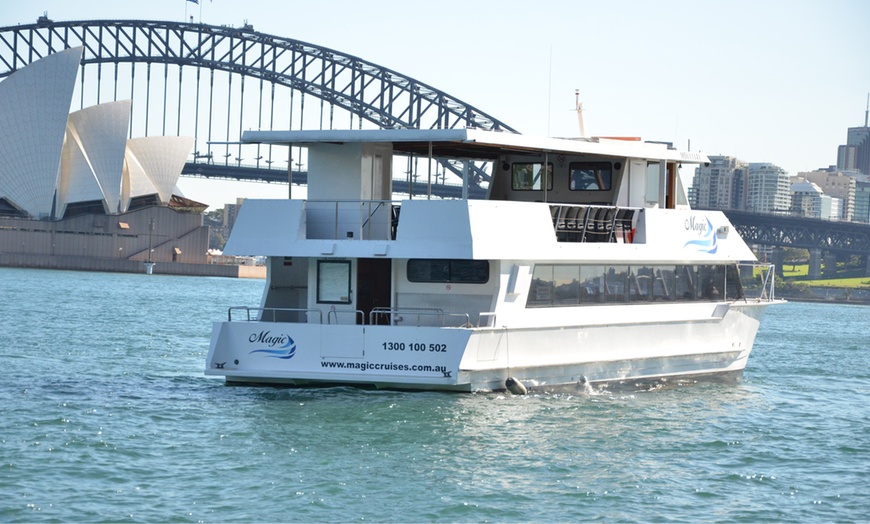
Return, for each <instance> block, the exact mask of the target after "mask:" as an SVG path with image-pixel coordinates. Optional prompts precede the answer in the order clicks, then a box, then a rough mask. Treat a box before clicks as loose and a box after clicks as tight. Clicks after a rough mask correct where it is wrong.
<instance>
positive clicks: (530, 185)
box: [511, 162, 553, 191]
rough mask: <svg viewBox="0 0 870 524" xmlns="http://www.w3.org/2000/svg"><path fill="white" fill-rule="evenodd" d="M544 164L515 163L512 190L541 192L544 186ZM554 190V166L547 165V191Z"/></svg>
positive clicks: (512, 166)
mask: <svg viewBox="0 0 870 524" xmlns="http://www.w3.org/2000/svg"><path fill="white" fill-rule="evenodd" d="M543 174H544V164H542V163H533V162H515V163H514V164H512V165H511V189H513V190H514V191H540V190H541V188H542V187H544V185H543V178H544V177H543ZM552 189H553V164H552V162H550V163H548V164H547V191H550V190H552Z"/></svg>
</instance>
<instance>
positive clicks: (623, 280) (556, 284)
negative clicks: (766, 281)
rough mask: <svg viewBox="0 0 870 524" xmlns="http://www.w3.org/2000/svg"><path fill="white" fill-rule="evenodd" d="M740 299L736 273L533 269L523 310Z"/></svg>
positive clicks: (710, 268)
mask: <svg viewBox="0 0 870 524" xmlns="http://www.w3.org/2000/svg"><path fill="white" fill-rule="evenodd" d="M729 272H730V276H729V274H728V273H729ZM726 294H727V297H726ZM742 296H743V291H742V289H741V286H740V279H739V277H738V275H737V272H736V270H731V269H730V268H729V267H726V266H722V265H701V266H694V265H669V266H624V265H586V264H537V265H536V266H535V269H534V271H533V273H532V283H531V287H530V289H529V297H528V300H527V302H526V306H527V307H553V306H578V305H584V304H601V303H613V304H631V303H636V302H653V301H668V302H685V301H696V300H698V301H717V300H723V299H725V298H727V299H729V300H734V299H736V298H740V297H742Z"/></svg>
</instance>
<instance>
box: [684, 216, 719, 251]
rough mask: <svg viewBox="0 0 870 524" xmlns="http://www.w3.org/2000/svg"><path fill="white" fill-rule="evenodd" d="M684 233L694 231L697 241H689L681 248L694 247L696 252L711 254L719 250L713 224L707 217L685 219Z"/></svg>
mask: <svg viewBox="0 0 870 524" xmlns="http://www.w3.org/2000/svg"><path fill="white" fill-rule="evenodd" d="M686 231H694V232H696V233H697V234H698V236H699V237H701V238H699V239H697V240H689V241H688V242H686V243H685V244H684V245H683V247H694V248H695V249H697V250H698V251H703V252H706V253H710V254H713V253H715V252H716V250H717V249H719V241H718V237H717V235H716V231H715V230H714V229H713V223H712V222H710V219H709V218H707V217H703V218H700V219H699V218H697V217H690V218H687V219H686Z"/></svg>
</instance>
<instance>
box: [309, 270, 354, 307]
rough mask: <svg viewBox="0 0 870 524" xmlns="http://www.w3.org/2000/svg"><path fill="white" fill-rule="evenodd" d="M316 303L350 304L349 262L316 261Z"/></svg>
mask: <svg viewBox="0 0 870 524" xmlns="http://www.w3.org/2000/svg"><path fill="white" fill-rule="evenodd" d="M317 302H319V303H321V304H350V302H351V300H350V260H318V261H317Z"/></svg>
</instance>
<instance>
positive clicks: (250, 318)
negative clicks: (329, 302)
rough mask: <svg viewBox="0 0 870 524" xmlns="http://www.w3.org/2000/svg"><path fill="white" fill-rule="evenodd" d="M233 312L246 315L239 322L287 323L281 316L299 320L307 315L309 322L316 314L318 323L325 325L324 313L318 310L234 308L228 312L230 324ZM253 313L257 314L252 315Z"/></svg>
mask: <svg viewBox="0 0 870 524" xmlns="http://www.w3.org/2000/svg"><path fill="white" fill-rule="evenodd" d="M233 311H236V312H244V314H245V318H243V319H237V321H244V322H285V320H279V316H281V317H284V316H287V317H291V316H295V317H297V318H298V317H299V316H301V315H303V314H304V315H305V318H306V320H309V319H310V318H311V317H310V316H309V315H311V314H314V315H315V316H316V318H317V322H318V323H320V324H323V311H321V310H319V309H316V308H311V309H309V308H259V307H248V306H233V307H231V308H229V310H228V311H227V320H228V321H230V322H232V321H233ZM252 311H253V312H255V313H257V314H255V315H251V312H252Z"/></svg>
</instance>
